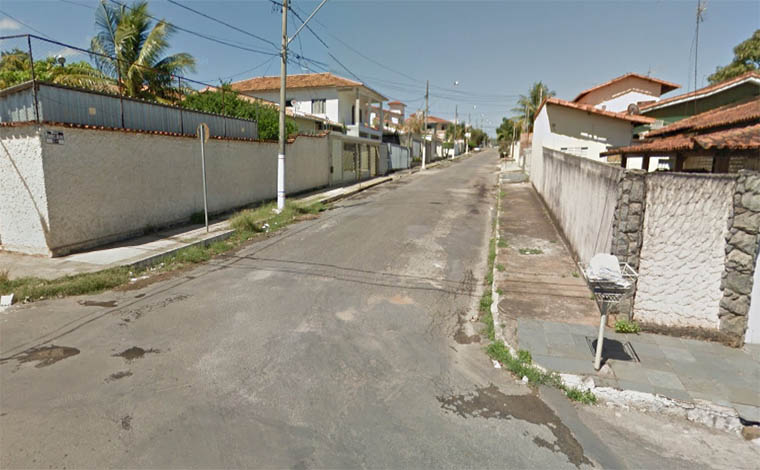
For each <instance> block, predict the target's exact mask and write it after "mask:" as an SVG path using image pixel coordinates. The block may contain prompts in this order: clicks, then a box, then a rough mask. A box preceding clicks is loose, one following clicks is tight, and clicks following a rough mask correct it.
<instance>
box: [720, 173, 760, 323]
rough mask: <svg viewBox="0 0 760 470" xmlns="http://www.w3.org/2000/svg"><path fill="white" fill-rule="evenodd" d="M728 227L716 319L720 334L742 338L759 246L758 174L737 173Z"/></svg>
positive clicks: (759, 201)
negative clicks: (720, 295) (721, 296)
mask: <svg viewBox="0 0 760 470" xmlns="http://www.w3.org/2000/svg"><path fill="white" fill-rule="evenodd" d="M728 225H729V230H728V234H727V235H726V264H725V270H724V272H723V279H722V282H721V286H720V287H721V289H722V290H723V298H722V299H721V301H720V311H719V313H718V316H719V318H720V330H721V331H722V332H724V333H728V334H730V335H734V336H741V337H743V336H744V333H745V330H746V329H747V314H748V313H749V307H750V302H751V293H752V285H753V280H754V278H753V276H754V272H755V269H757V268H756V266H755V263H756V260H757V250H758V244H759V243H760V173H752V172H746V171H743V172H741V173H740V174H739V178H738V180H737V184H736V193H735V194H734V197H733V211H732V214H731V217H730V218H729V224H728Z"/></svg>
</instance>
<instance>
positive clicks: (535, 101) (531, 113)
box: [512, 82, 555, 132]
mask: <svg viewBox="0 0 760 470" xmlns="http://www.w3.org/2000/svg"><path fill="white" fill-rule="evenodd" d="M554 95H555V93H554V92H553V91H551V90H549V87H547V86H546V85H544V83H543V82H536V83H534V84H533V86H531V87H530V90H529V91H528V94H527V95H520V98H519V99H518V100H517V106H515V107H514V108H512V111H513V112H516V113H518V115H517V116H516V117H515V118H514V120H515V121H517V122H525V123H527V129H526V131H527V132H532V131H533V121H534V120H535V119H536V111H538V107H539V106H541V102H542V101H543V100H544V99H546V98H548V97H550V96H554Z"/></svg>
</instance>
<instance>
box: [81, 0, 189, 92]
mask: <svg viewBox="0 0 760 470" xmlns="http://www.w3.org/2000/svg"><path fill="white" fill-rule="evenodd" d="M95 25H96V27H97V29H98V33H97V34H96V35H95V37H94V38H92V40H91V41H90V49H91V50H92V51H93V52H97V53H99V54H104V55H106V56H108V57H115V59H110V58H105V57H101V56H94V55H93V60H94V62H95V65H96V66H97V68H98V69H99V70H100V71H101V72H102V73H103V74H104V75H106V76H108V77H110V78H111V80H113V81H114V82H115V83H116V84H117V85H118V87H119V88H120V89H121V90H122V92H123V93H125V94H126V95H127V96H132V97H136V98H146V99H156V100H159V101H165V102H172V103H173V102H176V101H177V99H178V98H179V96H180V93H179V84H176V86H175V83H173V82H174V77H173V76H175V75H179V74H182V73H184V72H186V71H193V70H195V59H194V58H193V56H191V55H190V54H188V53H185V52H179V53H175V54H171V55H164V54H165V53H166V52H167V51H168V50H169V49H170V46H169V38H170V37H171V35H172V33H174V26H172V25H171V24H170V23H167V22H166V21H164V20H159V21H156V22H155V23H154V22H153V20H152V19H151V16H150V13H149V12H148V2H146V1H144V0H141V1H137V2H135V3H133V4H132V6H127V5H121V4H119V5H110V4H107V3H106V2H105V1H101V3H100V5H98V8H97V10H96V13H95Z"/></svg>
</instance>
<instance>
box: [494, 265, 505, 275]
mask: <svg viewBox="0 0 760 470" xmlns="http://www.w3.org/2000/svg"><path fill="white" fill-rule="evenodd" d="M504 269H505V268H504V265H503V264H497V265H496V270H497V271H499V272H500V273H502V272H504Z"/></svg>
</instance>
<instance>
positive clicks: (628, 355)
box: [586, 336, 641, 362]
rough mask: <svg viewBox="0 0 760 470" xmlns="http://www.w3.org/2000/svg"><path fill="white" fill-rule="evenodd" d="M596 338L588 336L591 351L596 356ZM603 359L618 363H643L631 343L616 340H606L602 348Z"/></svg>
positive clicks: (587, 340)
mask: <svg viewBox="0 0 760 470" xmlns="http://www.w3.org/2000/svg"><path fill="white" fill-rule="evenodd" d="M596 341H597V340H596V338H592V337H591V336H586V343H588V347H589V349H590V350H591V355H592V356H594V355H595V354H596ZM602 359H614V360H616V361H633V362H641V361H640V360H639V355H638V354H636V350H634V349H633V345H632V344H631V342H630V341H626V342H625V343H621V342H620V341H618V340H616V339H610V338H606V339H605V340H604V343H603V346H602Z"/></svg>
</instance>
